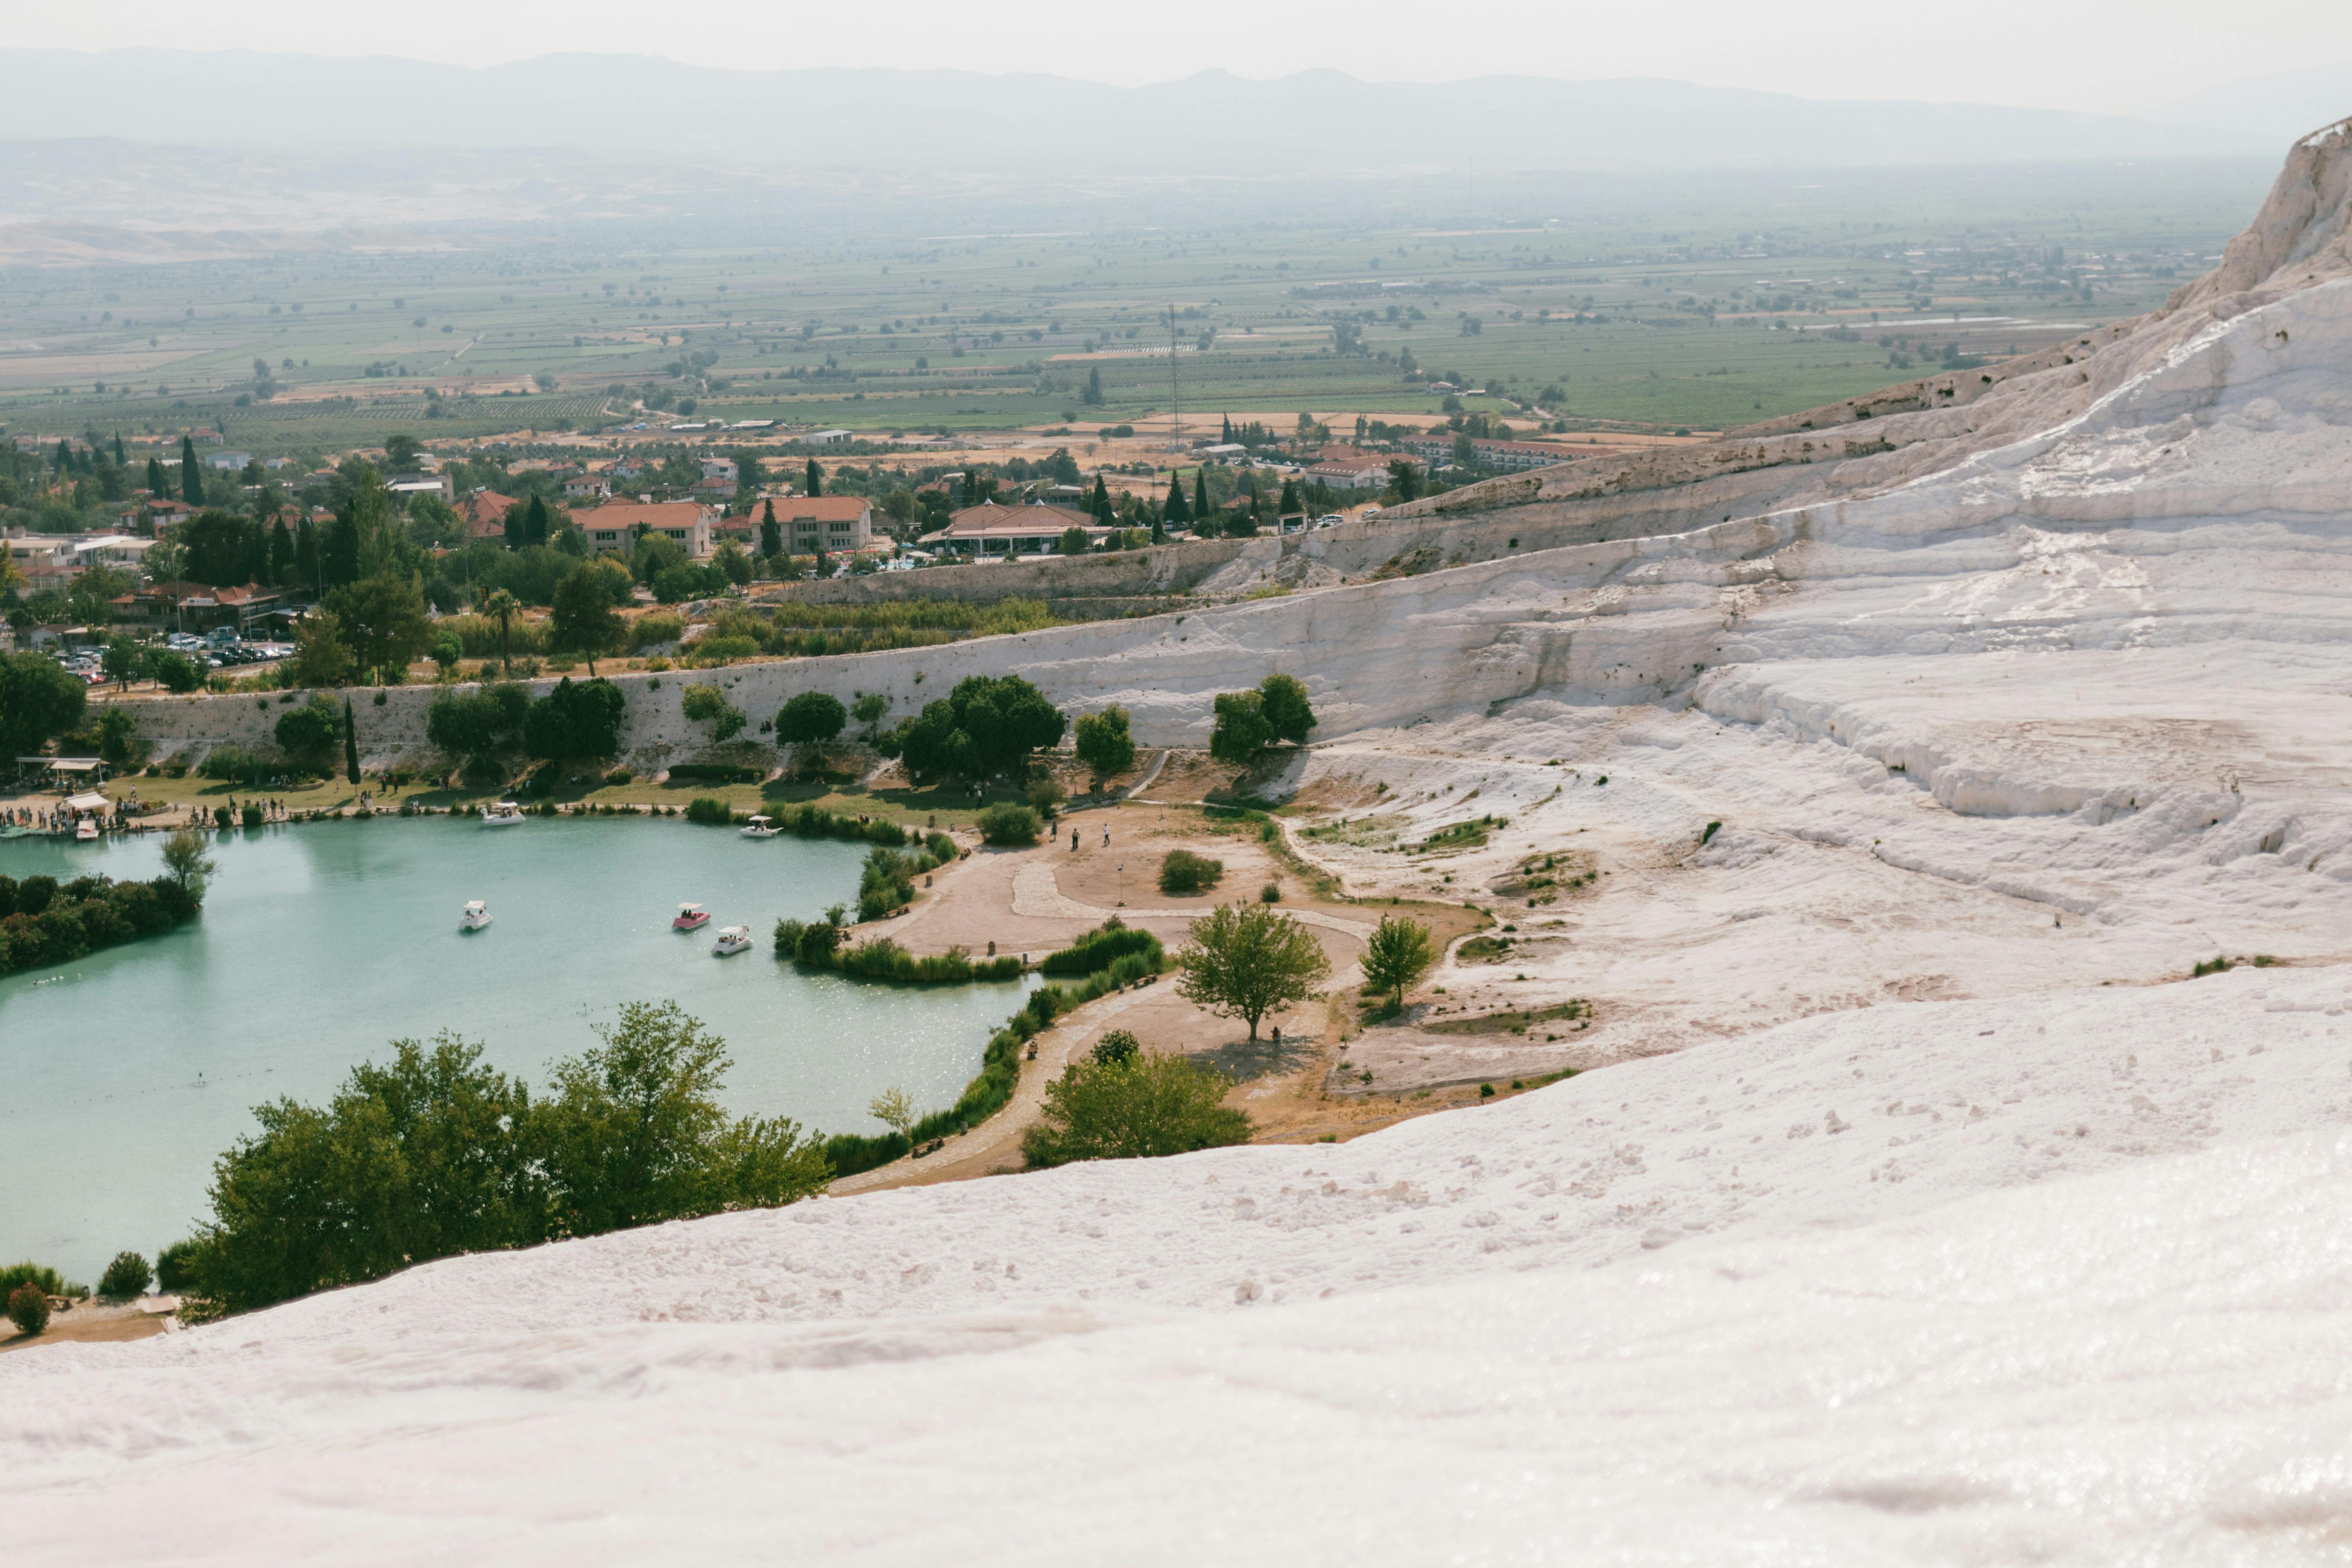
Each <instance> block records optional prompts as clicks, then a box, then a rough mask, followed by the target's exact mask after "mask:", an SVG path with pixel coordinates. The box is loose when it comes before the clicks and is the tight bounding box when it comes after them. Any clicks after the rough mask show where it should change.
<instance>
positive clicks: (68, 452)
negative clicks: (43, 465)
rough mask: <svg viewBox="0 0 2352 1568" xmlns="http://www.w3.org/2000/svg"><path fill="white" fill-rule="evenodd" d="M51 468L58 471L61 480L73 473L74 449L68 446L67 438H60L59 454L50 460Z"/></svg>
mask: <svg viewBox="0 0 2352 1568" xmlns="http://www.w3.org/2000/svg"><path fill="white" fill-rule="evenodd" d="M49 466H50V467H51V468H55V469H57V471H58V477H59V478H60V479H62V478H63V477H64V476H66V475H68V474H70V473H72V472H73V466H74V460H73V448H72V447H68V446H67V445H66V438H65V437H62V436H60V437H58V449H57V453H56V455H55V456H53V457H52V458H50V459H49Z"/></svg>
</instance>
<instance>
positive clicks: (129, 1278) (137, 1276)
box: [98, 1252, 154, 1301]
mask: <svg viewBox="0 0 2352 1568" xmlns="http://www.w3.org/2000/svg"><path fill="white" fill-rule="evenodd" d="M153 1275H154V1270H153V1269H152V1268H148V1267H147V1259H146V1258H143V1257H142V1256H141V1255H140V1254H138V1253H136V1252H118V1253H116V1254H115V1255H114V1261H113V1262H111V1263H110V1264H108V1265H107V1266H106V1272H105V1273H103V1274H101V1275H100V1276H99V1277H98V1293H99V1294H100V1295H101V1296H105V1297H108V1298H110V1299H111V1300H117V1301H127V1300H130V1299H131V1297H133V1296H139V1295H144V1294H145V1293H146V1290H147V1281H148V1280H149V1279H151V1278H152V1277H153Z"/></svg>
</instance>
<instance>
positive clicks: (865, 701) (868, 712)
mask: <svg viewBox="0 0 2352 1568" xmlns="http://www.w3.org/2000/svg"><path fill="white" fill-rule="evenodd" d="M889 712H890V700H889V699H888V698H887V697H885V696H883V695H882V693H880V692H878V691H868V692H866V693H864V694H863V695H861V696H860V697H859V698H858V699H857V700H856V701H855V702H852V703H851V704H850V705H849V716H850V717H851V718H852V719H855V720H856V721H858V722H859V723H860V724H863V725H865V726H866V739H867V740H869V741H871V740H873V739H874V737H875V732H876V731H877V728H878V727H879V726H880V724H881V722H882V721H883V720H884V719H885V718H886V717H887V716H888V714H889Z"/></svg>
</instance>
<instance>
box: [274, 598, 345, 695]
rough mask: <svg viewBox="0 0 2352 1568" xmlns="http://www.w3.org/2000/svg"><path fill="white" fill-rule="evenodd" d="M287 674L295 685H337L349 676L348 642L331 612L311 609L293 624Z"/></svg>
mask: <svg viewBox="0 0 2352 1568" xmlns="http://www.w3.org/2000/svg"><path fill="white" fill-rule="evenodd" d="M287 674H288V675H289V677H290V678H291V679H292V680H293V682H294V684H295V685H297V686H309V687H320V686H341V685H342V684H343V682H345V681H347V680H349V679H351V678H352V649H351V645H350V644H349V643H347V642H345V641H344V640H343V623H342V621H341V619H340V618H338V617H337V616H336V615H335V612H334V611H332V610H327V609H319V610H313V611H311V612H310V614H309V615H307V616H303V617H302V618H301V619H300V620H299V621H297V622H295V623H294V657H293V658H290V659H289V660H288V661H287Z"/></svg>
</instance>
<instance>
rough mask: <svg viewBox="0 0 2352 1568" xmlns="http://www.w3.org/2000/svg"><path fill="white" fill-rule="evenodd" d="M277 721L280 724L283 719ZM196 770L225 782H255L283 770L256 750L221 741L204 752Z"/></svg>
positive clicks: (210, 777) (279, 765) (207, 776)
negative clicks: (202, 759) (200, 765)
mask: <svg viewBox="0 0 2352 1568" xmlns="http://www.w3.org/2000/svg"><path fill="white" fill-rule="evenodd" d="M298 711H299V710H298ZM289 717H290V715H289ZM279 722H280V723H281V724H282V723H284V721H283V720H281V721H279ZM196 771H197V772H198V773H202V774H203V775H204V776H205V777H206V778H208V779H219V780H221V781H223V782H224V783H227V784H259V783H260V782H261V781H262V780H263V779H265V778H268V776H269V775H270V774H272V773H281V772H283V771H284V768H283V766H282V764H280V763H274V762H271V761H270V760H269V759H268V758H267V757H265V756H263V755H261V753H259V752H249V751H247V750H246V748H244V747H243V746H240V745H236V744H235V743H233V742H222V743H221V744H219V745H217V746H215V747H214V748H213V749H212V750H211V751H209V752H205V761H204V765H203V766H202V767H200V768H198V769H197V770H196Z"/></svg>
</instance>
